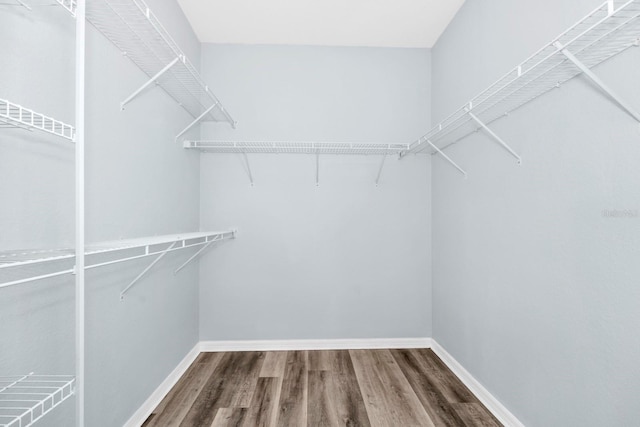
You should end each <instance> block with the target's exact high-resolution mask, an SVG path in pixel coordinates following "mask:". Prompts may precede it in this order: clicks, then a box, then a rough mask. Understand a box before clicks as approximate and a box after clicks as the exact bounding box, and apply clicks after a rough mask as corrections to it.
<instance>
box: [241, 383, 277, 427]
mask: <svg viewBox="0 0 640 427" xmlns="http://www.w3.org/2000/svg"><path fill="white" fill-rule="evenodd" d="M280 385H281V379H280V378H275V377H261V378H259V379H258V384H257V386H256V391H255V393H254V394H253V399H252V400H251V403H250V405H249V409H248V412H247V417H246V419H245V421H244V424H243V426H244V427H267V426H270V425H274V424H273V423H274V421H275V420H274V415H275V413H276V412H277V405H278V400H277V399H278V397H279V396H280V393H279V389H280Z"/></svg>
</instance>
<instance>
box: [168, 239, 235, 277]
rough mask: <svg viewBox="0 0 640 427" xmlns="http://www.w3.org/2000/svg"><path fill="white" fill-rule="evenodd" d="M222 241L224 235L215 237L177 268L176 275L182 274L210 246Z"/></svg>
mask: <svg viewBox="0 0 640 427" xmlns="http://www.w3.org/2000/svg"><path fill="white" fill-rule="evenodd" d="M233 237H235V232H234V233H233ZM221 240H224V237H223V235H222V234H218V235H217V236H215V237H214V238H213V239H212V240H209V241H208V242H207V243H206V244H205V245H204V246H203V247H201V248H200V249H198V251H197V252H196V253H195V254H193V255H191V256H190V257H189V259H188V260H186V261H185V262H184V264H182V265H181V266H180V267H178V268H176V270H175V271H174V272H173V274H174V275H176V274H178V273H179V272H180V270H182V269H183V268H185V267H186V266H187V265H189V264H190V263H191V261H193V260H194V259H196V258H197V257H198V255H200V254H201V253H202V252H204V251H205V250H206V249H207V248H208V247H209V246H211V245H212V244H214V243H215V242H219V241H221Z"/></svg>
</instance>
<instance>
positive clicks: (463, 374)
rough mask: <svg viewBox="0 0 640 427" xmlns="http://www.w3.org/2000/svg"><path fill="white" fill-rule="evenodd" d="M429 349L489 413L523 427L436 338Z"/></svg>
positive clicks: (509, 425)
mask: <svg viewBox="0 0 640 427" xmlns="http://www.w3.org/2000/svg"><path fill="white" fill-rule="evenodd" d="M431 349H432V350H433V352H434V353H435V354H436V355H437V356H438V357H439V358H440V359H442V361H443V362H444V363H445V365H447V366H448V367H449V369H451V371H452V372H453V373H454V374H455V375H456V376H457V377H458V378H459V379H460V381H462V382H463V383H464V385H466V386H467V388H468V389H469V390H471V392H472V393H473V394H474V395H475V396H476V397H477V398H478V400H480V402H482V404H483V405H484V406H486V407H487V409H489V411H491V413H492V414H493V415H494V416H495V417H496V418H497V419H498V421H500V422H501V423H502V424H504V425H505V426H506V427H525V426H524V424H522V423H521V422H520V420H518V419H517V418H516V417H515V415H513V414H512V413H511V412H509V410H508V409H507V408H505V406H504V405H503V404H502V403H500V401H499V400H498V399H496V398H495V397H494V396H493V395H492V394H491V393H489V391H488V390H487V389H486V388H484V386H483V385H482V384H480V382H479V381H478V380H476V379H475V378H474V377H473V376H472V375H471V374H470V373H469V371H467V370H466V369H465V368H464V367H463V366H462V365H461V364H460V363H459V362H458V361H457V360H456V359H454V358H453V356H451V355H450V354H449V353H448V352H447V351H446V350H445V349H444V348H443V347H442V346H441V345H440V344H438V343H437V342H436V340H433V339H432V343H431Z"/></svg>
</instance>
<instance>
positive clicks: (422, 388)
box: [391, 350, 464, 427]
mask: <svg viewBox="0 0 640 427" xmlns="http://www.w3.org/2000/svg"><path fill="white" fill-rule="evenodd" d="M391 354H392V355H393V357H394V359H395V360H396V362H397V363H398V366H400V369H401V370H402V372H403V373H404V376H405V377H406V378H407V381H409V384H411V387H412V388H413V391H414V392H415V393H416V396H418V399H420V402H421V403H422V406H424V408H425V409H426V410H427V413H428V414H429V416H430V417H431V419H432V420H433V423H434V424H435V425H436V426H437V427H442V426H447V427H457V426H461V425H464V423H463V422H462V419H461V418H460V417H459V416H458V414H457V412H456V411H455V410H454V409H453V407H452V406H451V404H450V403H449V402H448V401H447V399H446V398H445V397H444V395H443V394H442V393H441V392H440V390H438V388H437V386H436V385H435V384H433V383H432V382H431V381H430V379H429V376H428V375H426V374H425V368H424V366H423V364H422V363H420V361H419V360H418V358H417V357H416V355H415V354H413V353H412V352H411V351H410V350H391Z"/></svg>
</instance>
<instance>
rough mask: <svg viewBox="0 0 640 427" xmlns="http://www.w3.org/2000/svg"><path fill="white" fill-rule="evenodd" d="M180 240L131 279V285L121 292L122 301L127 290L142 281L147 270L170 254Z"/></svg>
mask: <svg viewBox="0 0 640 427" xmlns="http://www.w3.org/2000/svg"><path fill="white" fill-rule="evenodd" d="M177 243H178V242H173V243H171V246H169V247H168V248H167V249H165V250H164V251H162V253H161V254H160V255H158V257H157V258H156V259H154V260H153V262H152V263H151V264H149V266H147V268H145V269H144V270H142V273H140V274H138V276H136V278H135V279H133V280H132V281H131V283H129V286H127V287H126V288H124V289H123V290H122V292H120V301H123V300H124V296H125V294H126V293H127V292H129V289H131V288H132V287H133V286H134V285H135V284H136V283H138V281H140V279H142V277H143V276H144V275H145V274H147V272H149V270H151V269H152V268H153V266H154V265H156V264H157V263H158V262H160V260H161V259H162V258H164V256H165V255H166V254H168V253H169V252H171V249H173V248H174V247H175V246H176V244H177ZM146 250H147V251H148V250H149V247H148V246H147V248H146Z"/></svg>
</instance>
